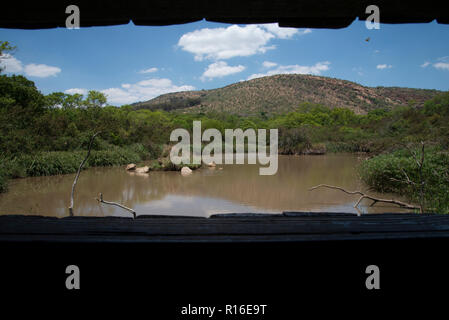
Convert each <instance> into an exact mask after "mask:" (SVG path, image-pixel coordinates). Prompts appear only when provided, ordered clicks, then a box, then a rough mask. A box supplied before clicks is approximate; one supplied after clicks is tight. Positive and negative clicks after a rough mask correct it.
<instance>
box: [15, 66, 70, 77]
mask: <svg viewBox="0 0 449 320" xmlns="http://www.w3.org/2000/svg"><path fill="white" fill-rule="evenodd" d="M24 70H25V74H26V75H27V76H30V77H39V78H46V77H51V76H56V75H57V74H58V73H60V72H61V69H60V68H58V67H52V66H47V65H46V64H34V63H31V64H27V65H26V66H25V69H24Z"/></svg>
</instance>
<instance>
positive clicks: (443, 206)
mask: <svg viewBox="0 0 449 320" xmlns="http://www.w3.org/2000/svg"><path fill="white" fill-rule="evenodd" d="M413 153H414V154H415V155H416V156H415V155H413ZM424 154H425V157H424V165H423V167H422V180H421V175H420V170H419V166H418V164H417V161H416V159H417V160H418V162H419V161H420V159H421V151H420V150H417V149H416V150H414V151H412V152H411V151H409V150H407V149H402V150H398V151H396V152H393V153H390V154H383V155H378V156H376V157H373V158H371V159H369V160H365V161H364V162H363V163H362V165H361V167H360V174H361V177H362V180H363V181H364V182H365V183H366V184H367V185H369V186H370V187H372V188H373V189H374V190H376V191H380V192H391V193H397V194H400V195H404V196H406V197H407V198H408V199H410V200H411V201H413V202H415V203H421V202H423V205H424V207H425V208H426V210H427V211H434V212H440V213H447V212H448V210H449V153H447V152H445V151H442V150H441V149H440V148H436V147H430V148H428V149H427V150H426V151H425V152H424ZM421 182H422V191H423V196H424V197H423V199H421V194H420V192H421Z"/></svg>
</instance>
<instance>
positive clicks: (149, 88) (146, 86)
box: [101, 78, 195, 105]
mask: <svg viewBox="0 0 449 320" xmlns="http://www.w3.org/2000/svg"><path fill="white" fill-rule="evenodd" d="M194 89H195V87H193V86H190V85H182V86H177V85H174V84H173V83H172V81H171V80H170V79H157V78H154V79H146V80H142V81H139V82H137V83H134V84H129V83H125V84H122V85H121V88H108V89H104V90H101V92H103V93H104V94H105V95H106V96H107V98H108V103H111V104H115V105H120V104H128V103H133V102H138V101H145V100H150V99H153V98H155V97H157V96H159V95H161V94H164V93H169V92H179V91H189V90H194Z"/></svg>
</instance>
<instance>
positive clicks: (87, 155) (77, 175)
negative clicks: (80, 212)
mask: <svg viewBox="0 0 449 320" xmlns="http://www.w3.org/2000/svg"><path fill="white" fill-rule="evenodd" d="M99 133H100V132H97V133H95V134H94V135H93V136H92V137H91V138H90V141H89V148H88V150H87V154H86V157H85V158H84V160H83V161H82V162H81V163H80V166H79V168H78V172H77V173H76V176H75V180H74V181H73V185H72V193H71V195H70V207H69V214H70V216H71V217H72V216H73V197H74V195H75V187H76V183H77V182H78V178H79V176H80V172H81V169H83V166H84V164H85V163H86V161H87V158H89V156H90V150H91V149H92V144H93V142H94V139H95V137H96V136H97V135H98V134H99Z"/></svg>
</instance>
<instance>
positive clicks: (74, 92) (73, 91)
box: [64, 88, 87, 95]
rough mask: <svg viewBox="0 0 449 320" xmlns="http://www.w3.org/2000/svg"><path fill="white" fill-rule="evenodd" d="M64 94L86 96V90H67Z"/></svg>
mask: <svg viewBox="0 0 449 320" xmlns="http://www.w3.org/2000/svg"><path fill="white" fill-rule="evenodd" d="M64 93H67V94H76V93H77V94H83V95H84V94H86V93H87V89H83V88H72V89H67V90H65V91H64Z"/></svg>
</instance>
